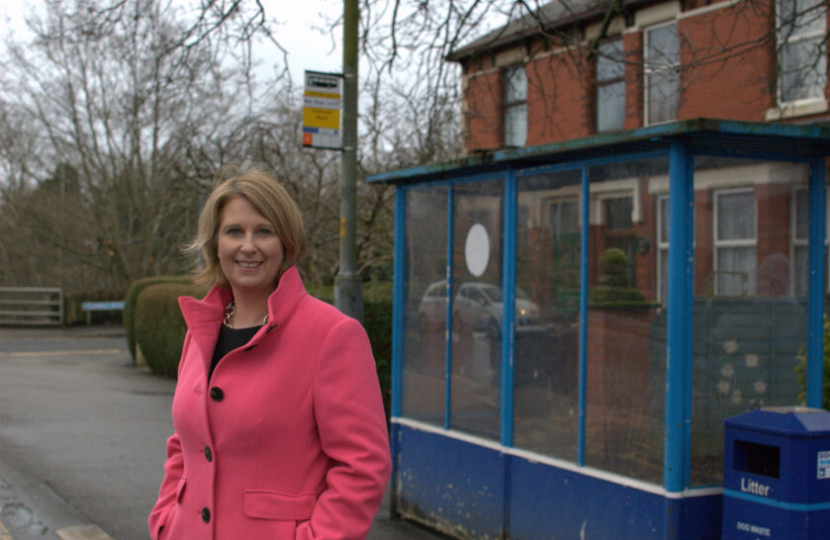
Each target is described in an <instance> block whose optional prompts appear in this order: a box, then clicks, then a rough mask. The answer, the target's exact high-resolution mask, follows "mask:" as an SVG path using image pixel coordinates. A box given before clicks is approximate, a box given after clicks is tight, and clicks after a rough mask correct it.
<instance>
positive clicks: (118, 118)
mask: <svg viewBox="0 0 830 540" xmlns="http://www.w3.org/2000/svg"><path fill="white" fill-rule="evenodd" d="M47 7H48V9H47V11H46V13H45V15H44V17H43V18H40V19H38V18H35V19H33V20H31V21H30V26H31V30H32V31H33V32H34V36H35V38H34V41H33V43H31V44H27V45H20V44H10V45H9V48H8V61H7V62H6V63H5V70H4V73H3V88H4V90H5V96H6V99H7V100H6V103H4V113H5V114H4V115H3V116H2V118H0V120H2V121H3V123H4V125H3V130H2V131H3V132H4V133H9V134H10V136H12V137H13V138H14V140H9V141H7V142H5V144H4V145H3V156H2V157H3V160H2V161H3V167H4V169H5V170H4V173H5V176H6V178H5V181H4V183H3V193H4V195H5V198H4V203H5V204H4V206H6V207H8V208H14V209H15V212H16V213H17V215H18V218H19V219H20V220H22V221H18V223H19V224H23V223H26V224H28V228H29V229H30V231H31V233H32V234H34V235H35V236H36V237H37V238H38V239H39V241H40V242H41V243H42V244H43V245H45V246H50V247H51V248H52V249H55V250H58V251H65V252H68V253H71V254H72V255H73V256H74V257H77V259H78V261H80V262H81V264H84V265H86V266H88V267H89V268H90V269H97V270H98V271H101V272H103V273H104V274H106V275H108V276H111V279H112V283H111V285H113V286H123V285H124V284H125V283H126V282H128V281H129V280H132V279H135V278H137V277H140V276H144V275H148V274H155V273H160V272H171V271H176V270H177V269H180V268H182V266H183V261H182V260H181V256H180V254H179V253H178V250H177V249H176V248H177V247H178V246H179V245H180V244H181V243H182V242H183V241H184V239H185V238H186V237H187V236H188V235H189V234H190V233H191V231H192V230H193V224H194V223H195V215H196V212H197V211H198V199H197V196H198V193H194V192H193V191H192V190H190V189H189V185H188V183H187V180H188V178H189V177H193V176H196V175H199V174H201V172H202V171H199V170H198V169H195V170H193V169H189V168H188V166H187V165H188V159H187V158H188V156H192V155H193V154H194V153H198V152H196V151H194V148H197V147H198V146H200V145H206V144H209V141H211V140H213V139H216V138H222V137H224V136H226V133H225V132H224V130H225V126H226V124H227V123H228V122H229V121H230V120H232V119H233V118H235V117H236V116H238V115H239V114H240V113H241V111H240V109H242V108H244V107H246V106H249V105H250V103H251V101H250V99H246V96H249V95H250V93H251V86H250V85H249V84H248V83H249V82H250V81H249V79H248V78H247V77H246V71H245V69H239V68H233V67H228V62H226V61H225V60H226V57H227V56H226V55H227V53H228V50H229V48H230V44H228V42H227V41H225V40H222V39H214V35H212V34H210V33H206V34H205V35H204V36H202V38H201V39H193V40H190V41H188V40H183V38H182V36H183V35H185V36H187V35H189V33H191V30H190V27H189V26H188V25H187V24H185V23H183V22H181V18H180V17H179V16H178V14H177V12H176V10H175V9H174V8H173V7H171V5H169V4H164V3H162V2H159V1H157V0H136V1H131V2H122V3H120V4H118V5H117V9H116V8H113V9H111V10H97V9H95V4H93V3H90V2H88V1H86V0H72V1H62V0H56V1H51V2H49V3H48V4H47ZM244 67H245V66H243V68H244ZM7 130H8V131H7ZM24 142H25V144H27V145H29V147H30V148H34V149H36V155H37V158H36V159H34V158H32V157H30V156H29V155H28V152H27V151H26V150H25V149H24V148H22V147H21V146H20V145H22V144H24ZM15 145H16V146H15ZM59 164H63V165H62V166H65V167H69V168H71V169H72V170H74V171H76V172H77V178H78V182H77V183H78V189H77V192H76V193H73V194H72V195H73V197H72V199H71V200H70V199H69V198H68V196H67V194H66V193H65V192H60V193H59V196H58V195H55V193H56V192H55V191H54V190H52V191H50V190H46V189H44V188H43V186H42V185H41V184H42V183H43V182H44V180H45V179H46V174H48V172H47V171H50V169H51V170H54V168H55V167H57V166H58V165H59ZM10 180H11V181H10ZM53 195H54V196H53ZM56 197H57V198H56ZM58 216H61V218H60V219H58ZM72 224H74V226H72ZM79 236H80V237H82V238H81V240H82V241H81V243H80V245H79V244H78V237H79Z"/></svg>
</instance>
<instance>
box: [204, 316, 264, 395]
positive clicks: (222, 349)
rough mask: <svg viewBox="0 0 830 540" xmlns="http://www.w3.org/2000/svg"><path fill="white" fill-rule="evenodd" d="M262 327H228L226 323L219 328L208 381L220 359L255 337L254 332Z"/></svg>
mask: <svg viewBox="0 0 830 540" xmlns="http://www.w3.org/2000/svg"><path fill="white" fill-rule="evenodd" d="M260 328H262V325H259V326H249V327H248V328H228V327H227V326H225V325H224V324H223V325H222V327H221V328H220V329H219V339H217V340H216V347H215V348H214V349H213V359H212V360H211V361H210V371H209V372H208V382H210V378H211V377H212V376H213V370H214V369H216V365H217V364H218V363H219V360H221V359H222V357H224V356H225V355H226V354H228V353H229V352H231V351H232V350H234V349H238V348H239V347H242V346H243V345H245V344H246V343H248V342H249V341H251V338H252V337H254V334H256V333H257V331H258V330H259V329H260Z"/></svg>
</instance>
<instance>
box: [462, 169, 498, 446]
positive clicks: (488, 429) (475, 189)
mask: <svg viewBox="0 0 830 540" xmlns="http://www.w3.org/2000/svg"><path fill="white" fill-rule="evenodd" d="M452 200H453V203H452V207H453V212H452V238H453V240H452V242H453V246H452V291H451V296H452V308H451V309H452V313H451V316H452V322H451V326H452V328H451V332H450V336H451V340H452V344H451V351H452V352H451V362H450V365H451V369H450V373H451V375H450V396H451V398H450V427H452V428H454V429H459V430H462V431H466V432H468V433H472V434H476V435H480V436H484V437H487V438H489V439H493V440H499V439H500V434H501V421H500V414H501V364H502V362H501V358H502V346H501V342H502V320H503V317H502V315H503V308H504V304H503V299H502V296H503V292H502V278H503V263H502V261H503V257H502V246H503V242H502V235H503V226H502V223H503V221H502V219H503V218H502V216H503V215H504V182H503V180H501V179H500V178H499V179H488V180H482V181H478V182H467V183H463V184H455V185H453V199H452Z"/></svg>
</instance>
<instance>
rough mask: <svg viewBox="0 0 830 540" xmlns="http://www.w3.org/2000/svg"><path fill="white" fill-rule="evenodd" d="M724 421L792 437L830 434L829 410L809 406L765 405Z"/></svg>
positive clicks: (734, 425) (730, 426) (729, 424)
mask: <svg viewBox="0 0 830 540" xmlns="http://www.w3.org/2000/svg"><path fill="white" fill-rule="evenodd" d="M724 423H725V424H726V426H727V427H729V428H739V429H744V430H750V431H759V432H762V433H783V434H787V435H790V436H793V437H824V436H827V435H830V412H827V411H825V410H824V409H812V408H809V407H765V408H763V409H758V410H756V411H750V412H748V413H744V414H740V415H738V416H733V417H732V418H727V419H726V420H724Z"/></svg>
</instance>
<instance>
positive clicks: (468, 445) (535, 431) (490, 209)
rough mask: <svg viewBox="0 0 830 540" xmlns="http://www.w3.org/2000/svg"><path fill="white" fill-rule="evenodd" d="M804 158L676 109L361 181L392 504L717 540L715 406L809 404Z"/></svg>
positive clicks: (816, 268)
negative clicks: (374, 212)
mask: <svg viewBox="0 0 830 540" xmlns="http://www.w3.org/2000/svg"><path fill="white" fill-rule="evenodd" d="M828 155H830V130H828V129H827V128H822V127H817V126H795V125H774V124H752V123H741V122H733V121H719V120H708V119H698V120H691V121H684V122H677V123H671V124H663V125H657V126H650V127H646V128H641V129H636V130H632V131H626V132H620V133H614V134H606V135H600V136H595V137H590V138H585V139H579V140H572V141H567V142H562V143H557V144H552V145H545V146H539V147H528V148H520V149H514V150H504V151H498V152H492V153H488V154H481V155H475V156H471V157H469V158H466V159H463V160H459V161H453V162H448V163H440V164H432V165H426V166H421V167H416V168H411V169H405V170H399V171H394V172H389V173H385V174H380V175H375V176H373V177H371V178H369V182H372V183H381V182H382V183H393V184H395V185H396V187H397V191H396V206H395V251H394V280H395V285H394V324H393V375H392V376H393V380H392V451H393V460H394V471H393V475H394V482H393V486H394V491H393V493H392V501H393V509H394V511H395V512H397V513H398V514H400V515H402V516H404V517H406V518H409V519H413V520H416V521H420V522H422V523H424V524H427V525H428V526H431V527H434V528H437V529H439V530H442V531H444V532H447V533H449V534H451V535H453V536H456V537H459V538H474V539H497V538H504V539H522V540H536V539H538V540H542V539H545V540H549V539H550V538H563V539H566V538H574V539H576V538H586V539H590V538H602V539H605V540H614V539H621V540H622V539H626V540H628V539H631V538H637V539H666V540H668V539H681V540H685V539H706V540H711V539H716V538H719V537H720V535H721V506H722V493H723V444H724V427H723V421H724V419H725V418H728V417H731V416H734V415H736V414H740V413H743V412H746V411H749V410H754V409H758V408H763V407H768V406H792V405H798V404H806V405H807V406H810V407H821V403H822V396H821V392H822V354H823V325H824V313H825V302H826V298H827V290H828V279H827V271H826V260H827V255H826V253H827V247H826V246H827V242H826V237H825V229H826V226H825V225H826V223H827V202H826V200H827V198H826V193H825V191H826V187H825V167H826V158H827V156H828Z"/></svg>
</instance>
